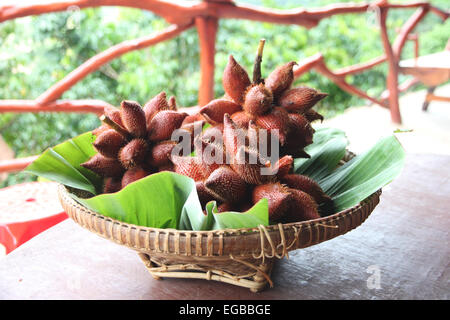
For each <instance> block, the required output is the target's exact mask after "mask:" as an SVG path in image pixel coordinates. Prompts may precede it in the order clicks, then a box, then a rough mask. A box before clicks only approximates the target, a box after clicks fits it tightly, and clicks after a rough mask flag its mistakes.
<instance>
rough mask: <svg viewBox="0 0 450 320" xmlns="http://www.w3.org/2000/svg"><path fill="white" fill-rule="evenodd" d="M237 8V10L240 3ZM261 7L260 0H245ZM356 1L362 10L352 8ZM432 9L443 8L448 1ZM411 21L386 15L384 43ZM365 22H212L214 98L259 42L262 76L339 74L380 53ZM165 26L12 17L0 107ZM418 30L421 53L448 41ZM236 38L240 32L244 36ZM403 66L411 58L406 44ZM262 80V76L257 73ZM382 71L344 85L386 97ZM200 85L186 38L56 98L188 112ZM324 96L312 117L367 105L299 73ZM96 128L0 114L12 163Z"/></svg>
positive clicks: (309, 1)
mask: <svg viewBox="0 0 450 320" xmlns="http://www.w3.org/2000/svg"><path fill="white" fill-rule="evenodd" d="M242 2H244V1H242ZM245 2H247V3H254V4H259V5H261V2H260V1H245ZM335 2H336V1H332V0H306V1H302V2H301V5H302V6H304V7H310V8H312V7H320V6H324V5H327V4H330V3H335ZM356 2H362V1H356ZM430 2H431V3H432V4H434V5H436V6H438V7H440V8H445V9H448V0H433V1H430ZM262 5H264V6H266V7H274V8H286V9H287V8H292V7H298V6H299V4H298V1H289V0H285V1H282V0H278V1H275V0H265V1H262ZM413 12H414V9H411V10H391V11H390V15H389V17H388V23H389V24H388V28H389V32H390V36H391V37H392V38H393V37H394V36H395V28H396V27H400V26H401V25H402V24H403V23H404V21H405V20H406V19H407V18H408V17H409V16H410V15H411V14H412V13H413ZM372 15H373V13H366V14H349V15H338V16H333V17H332V18H329V19H325V20H323V21H321V23H320V24H319V25H318V26H317V27H316V28H313V29H311V30H307V29H305V28H303V27H299V26H287V25H274V24H269V23H259V22H253V21H244V20H232V19H229V20H220V25H219V32H218V39H217V55H216V74H215V80H216V85H215V94H216V96H217V97H219V96H221V95H223V93H224V92H223V89H222V84H221V76H222V70H223V69H224V67H225V65H226V62H227V58H228V55H229V54H233V55H234V56H235V58H236V59H237V60H238V61H239V62H240V63H241V64H242V65H244V66H245V67H246V68H247V69H248V70H249V71H250V70H251V66H252V64H253V59H254V54H255V50H256V47H257V43H258V40H259V39H260V38H265V39H266V40H267V41H266V46H265V49H264V58H263V66H262V69H263V76H264V72H268V71H270V70H272V69H273V68H274V67H275V66H277V65H280V64H282V63H284V62H286V61H290V60H295V61H301V60H302V59H304V58H306V57H308V56H311V55H313V54H315V53H318V52H322V53H323V54H324V56H325V58H326V63H327V65H328V66H329V67H330V68H332V69H333V68H341V67H344V66H348V65H351V64H355V63H358V62H362V61H366V60H369V59H371V58H374V57H376V56H378V55H380V54H382V52H383V49H382V44H381V42H380V37H379V29H378V27H377V26H376V24H375V23H374V21H375V20H374V19H373V16H372ZM166 26H167V23H166V22H165V21H164V20H163V19H162V18H160V17H158V16H155V15H154V14H152V13H151V12H146V11H142V10H136V9H128V8H117V7H103V8H95V9H85V10H81V11H77V10H70V11H67V12H58V13H51V14H45V15H40V16H35V17H26V18H20V19H16V20H12V21H6V22H4V23H2V24H0V99H34V98H36V97H37V96H39V95H40V94H41V93H42V92H44V91H45V90H46V89H48V88H49V87H50V86H51V85H52V84H54V83H56V82H57V81H58V80H60V79H62V78H63V77H64V76H65V75H67V74H68V73H69V72H70V71H72V70H73V69H75V68H76V67H77V66H79V65H80V64H81V63H83V62H84V61H86V60H87V59H88V58H90V57H92V56H93V55H95V54H96V53H98V52H101V51H103V50H105V49H107V48H108V47H110V46H112V45H114V44H117V43H119V42H121V41H124V40H128V39H134V38H137V37H140V36H144V35H148V34H150V33H153V32H155V31H158V30H162V29H163V28H165V27H166ZM418 30H419V31H420V38H419V39H420V48H421V54H427V53H431V52H435V51H439V50H442V48H443V47H444V46H445V43H446V42H447V39H448V37H449V33H448V30H450V21H449V20H448V21H447V22H445V23H442V22H441V21H440V20H439V19H438V18H437V17H436V16H435V15H428V16H427V18H426V19H425V21H423V22H422V23H421V24H420V25H419V27H418ZM243 31H244V32H243ZM404 53H405V54H404V57H405V58H407V57H411V56H412V55H413V49H412V44H410V43H407V45H406V47H405V49H404ZM266 75H267V74H266ZM385 77H386V65H385V64H383V65H381V66H377V67H376V68H374V69H372V70H370V71H368V72H364V73H363V74H359V75H355V76H352V77H350V78H349V81H350V82H351V83H352V84H354V85H356V86H358V87H360V88H361V89H362V90H365V91H367V92H368V93H369V94H371V95H374V96H377V95H379V94H380V93H381V92H382V91H383V90H384V89H385ZM199 80H200V73H199V48H198V38H197V33H196V31H195V29H192V30H188V31H187V32H185V33H183V34H182V35H180V36H179V37H177V38H175V39H172V40H170V41H166V42H164V43H160V44H158V45H156V46H154V47H151V48H147V49H144V50H140V51H135V52H131V53H128V54H126V55H124V56H122V57H120V58H119V59H116V60H114V61H112V62H111V63H110V64H108V65H106V66H104V67H103V68H101V69H100V70H99V71H97V72H95V73H93V74H91V75H89V76H88V77H86V78H85V79H84V80H82V81H81V82H79V83H78V84H76V85H75V86H74V87H73V88H71V89H70V90H69V91H68V92H66V93H65V94H64V95H63V97H62V98H64V99H89V98H93V99H101V100H105V101H107V102H109V103H111V104H114V105H118V104H119V103H120V101H121V100H124V99H129V100H136V101H138V102H140V103H141V104H144V103H145V102H146V101H147V100H149V99H150V98H151V97H153V96H154V95H156V94H157V93H159V92H161V91H163V90H164V91H166V93H167V95H169V96H170V95H175V96H176V98H177V102H178V104H179V105H180V106H192V105H195V104H196V103H197V90H198V84H199ZM299 83H303V84H305V85H308V86H311V87H314V88H317V89H320V90H321V91H323V92H327V93H328V94H329V96H328V98H327V99H325V100H324V101H323V102H321V103H320V105H319V110H320V111H321V112H322V113H323V114H324V115H325V116H326V117H332V116H334V115H336V114H338V113H340V112H342V111H343V110H345V109H346V108H348V107H349V106H354V105H362V104H364V103H366V102H365V101H362V100H361V99H359V98H357V97H355V96H351V95H349V94H347V93H345V92H343V91H342V90H341V89H340V88H338V87H337V86H336V85H335V84H334V83H332V82H331V81H330V80H328V79H326V78H324V77H322V76H320V75H318V74H317V73H315V72H311V73H307V74H305V75H303V76H302V77H301V78H300V79H298V80H297V84H299ZM98 125H99V120H98V119H97V117H96V116H95V115H86V114H67V113H64V114H51V113H47V114H44V113H43V114H31V113H29V114H19V115H16V114H0V134H1V135H2V136H3V137H4V139H5V141H6V142H7V143H8V144H9V145H10V146H11V147H12V148H13V150H14V151H15V153H16V156H17V157H23V156H29V155H34V154H39V153H41V152H42V151H43V150H45V149H46V148H47V147H50V146H53V145H55V144H58V143H60V142H62V141H64V140H67V139H68V138H70V137H73V136H76V135H78V134H80V133H83V132H86V131H88V130H92V129H93V128H95V127H96V126H98ZM31 179H34V177H31V176H29V175H25V174H21V173H19V174H11V175H10V176H9V178H8V180H6V181H5V182H3V183H2V184H0V187H2V186H6V185H10V184H14V183H17V182H21V181H25V180H31Z"/></svg>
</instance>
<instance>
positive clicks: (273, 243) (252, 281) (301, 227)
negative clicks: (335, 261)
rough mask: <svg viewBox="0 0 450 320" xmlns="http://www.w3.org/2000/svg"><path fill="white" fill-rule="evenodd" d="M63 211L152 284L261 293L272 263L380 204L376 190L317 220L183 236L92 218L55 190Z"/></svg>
mask: <svg viewBox="0 0 450 320" xmlns="http://www.w3.org/2000/svg"><path fill="white" fill-rule="evenodd" d="M58 191H59V192H58V194H59V198H60V201H61V204H62V206H63V208H64V210H65V211H66V212H67V214H68V215H69V217H71V218H72V219H73V220H74V221H75V222H76V223H78V224H79V225H81V226H82V227H84V228H86V229H88V230H89V231H91V232H94V233H96V234H98V235H100V236H101V237H103V238H106V239H109V240H111V241H114V242H116V243H118V244H121V245H125V246H127V247H129V248H131V249H134V250H136V251H137V252H138V254H139V256H140V258H141V259H142V260H143V262H144V263H145V266H146V267H147V269H148V271H149V272H150V273H151V274H152V276H153V277H154V278H157V279H158V278H159V277H178V278H200V279H208V280H217V281H222V282H227V283H231V284H234V285H238V286H244V287H247V288H250V289H251V290H252V291H255V292H256V291H260V290H262V289H263V288H264V287H265V286H266V285H267V284H269V285H270V286H272V285H273V284H272V281H271V279H270V272H271V269H272V265H273V263H274V261H275V260H276V259H281V258H283V257H285V256H287V255H288V252H289V251H292V250H296V249H300V248H305V247H309V246H312V245H315V244H318V243H320V242H323V241H326V240H330V239H332V238H334V237H336V236H339V235H342V234H344V233H346V232H348V231H350V230H352V229H354V228H356V227H357V226H359V225H360V224H362V223H363V222H364V221H365V220H366V219H367V217H368V216H369V215H370V213H371V212H372V211H373V209H374V208H375V206H376V205H377V204H378V203H379V197H380V194H381V189H380V190H378V191H377V192H375V193H374V194H372V195H371V196H369V197H368V198H367V199H365V200H364V201H362V202H361V203H359V204H358V205H356V206H354V207H352V208H349V209H347V210H344V211H341V212H339V213H336V214H333V215H330V216H328V217H323V218H320V219H315V220H310V221H304V222H296V223H289V224H278V225H271V226H267V227H264V226H260V227H259V228H252V229H230V230H213V231H183V230H175V229H158V228H148V227H142V226H137V225H132V224H128V223H124V222H121V221H118V220H114V219H111V218H108V217H105V216H102V215H100V214H98V213H96V212H93V211H91V210H89V209H87V208H85V207H84V206H82V205H80V204H79V203H78V202H76V201H75V200H73V199H72V198H71V197H70V196H69V194H68V191H67V189H66V188H65V187H64V186H62V185H60V187H59V190H58Z"/></svg>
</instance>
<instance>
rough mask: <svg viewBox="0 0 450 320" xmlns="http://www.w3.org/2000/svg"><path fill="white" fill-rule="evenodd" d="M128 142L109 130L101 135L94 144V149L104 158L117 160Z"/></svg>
mask: <svg viewBox="0 0 450 320" xmlns="http://www.w3.org/2000/svg"><path fill="white" fill-rule="evenodd" d="M126 143H127V140H126V139H125V137H124V136H122V135H121V134H120V133H118V132H117V131H115V130H113V129H107V130H105V131H103V132H102V133H100V134H99V135H98V136H97V138H96V139H95V142H94V148H95V149H96V150H97V151H98V152H99V153H101V154H102V155H103V156H105V157H108V158H116V157H117V154H118V153H119V150H120V149H121V148H122V147H123V146H125V144H126Z"/></svg>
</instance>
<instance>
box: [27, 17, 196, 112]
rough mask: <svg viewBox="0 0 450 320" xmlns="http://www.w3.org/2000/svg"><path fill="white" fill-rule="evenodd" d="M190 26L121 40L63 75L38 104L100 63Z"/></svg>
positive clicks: (52, 98) (51, 99) (44, 101)
mask: <svg viewBox="0 0 450 320" xmlns="http://www.w3.org/2000/svg"><path fill="white" fill-rule="evenodd" d="M192 26H193V24H192V23H190V24H187V25H185V26H178V25H171V26H169V27H168V28H167V29H165V30H163V31H160V32H157V33H155V34H152V35H150V36H146V37H142V38H139V39H135V40H127V41H124V42H121V43H119V44H117V45H115V46H113V47H111V48H109V49H107V50H105V51H103V52H101V53H99V54H97V55H95V56H93V57H92V58H90V59H89V60H87V61H86V62H84V63H83V64H82V65H80V66H79V67H78V68H76V69H75V70H73V71H72V72H71V73H69V74H68V75H67V76H65V77H64V78H63V79H62V80H60V81H59V82H57V83H56V84H55V85H53V86H52V87H51V88H49V89H48V90H47V91H45V92H44V93H43V94H41V95H40V96H39V97H38V98H37V99H36V100H37V101H38V102H39V103H40V104H46V103H49V102H51V101H54V100H56V99H58V98H59V97H61V96H62V94H63V93H64V92H66V91H67V90H69V89H70V88H71V87H72V86H73V85H75V84H76V83H77V82H78V81H80V80H81V79H83V78H84V77H86V76H87V75H89V74H90V73H92V72H94V71H95V70H97V69H98V68H100V67H101V66H102V65H104V64H106V63H108V62H109V61H111V60H113V59H115V58H118V57H120V56H121V55H124V54H126V53H128V52H130V51H134V50H139V49H142V48H145V47H149V46H151V45H154V44H157V43H159V42H162V41H165V40H168V39H171V38H173V37H175V36H177V35H178V34H180V33H181V32H183V31H184V30H186V29H188V28H190V27H192Z"/></svg>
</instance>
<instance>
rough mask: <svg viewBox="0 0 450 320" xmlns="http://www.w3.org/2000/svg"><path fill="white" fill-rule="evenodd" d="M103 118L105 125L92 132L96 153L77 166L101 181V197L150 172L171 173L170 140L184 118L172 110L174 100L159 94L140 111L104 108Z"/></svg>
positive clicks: (125, 105)
mask: <svg viewBox="0 0 450 320" xmlns="http://www.w3.org/2000/svg"><path fill="white" fill-rule="evenodd" d="M104 114H105V116H107V118H106V119H103V120H104V121H105V123H104V124H102V125H101V126H100V127H99V128H97V129H95V130H93V134H95V135H96V140H95V141H94V143H93V145H94V147H95V148H96V149H97V151H98V152H99V153H98V154H96V155H95V156H93V157H92V158H91V159H89V160H88V161H86V162H85V163H83V164H81V165H82V166H83V167H85V168H87V169H89V170H91V171H93V172H95V173H97V174H98V175H100V176H101V177H104V178H105V179H104V187H103V191H104V193H110V192H116V191H119V190H120V188H123V187H125V186H126V185H128V184H129V183H131V182H133V181H136V180H137V179H141V178H143V177H145V176H147V175H148V174H149V173H150V172H152V173H153V172H158V171H174V170H175V169H174V166H173V164H172V162H171V161H170V159H169V158H170V152H171V150H172V148H173V145H174V144H175V142H174V141H170V138H171V135H172V131H174V130H176V129H178V128H179V127H180V126H181V123H182V121H183V119H184V118H185V117H186V114H185V113H182V112H178V111H177V110H176V101H175V98H173V97H172V98H171V99H170V102H167V100H166V94H165V93H164V92H161V93H160V94H158V95H156V96H155V97H153V98H152V99H151V100H150V101H149V102H147V103H146V104H145V107H144V108H142V107H141V106H140V105H139V103H137V102H135V101H128V100H126V101H123V102H122V103H121V108H120V109H118V108H111V107H107V108H105V113H104ZM152 126H153V127H152ZM150 137H151V139H149V138H150ZM110 177H112V178H114V179H110ZM118 181H121V183H120V188H119V183H118Z"/></svg>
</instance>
